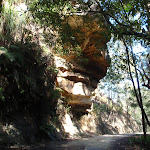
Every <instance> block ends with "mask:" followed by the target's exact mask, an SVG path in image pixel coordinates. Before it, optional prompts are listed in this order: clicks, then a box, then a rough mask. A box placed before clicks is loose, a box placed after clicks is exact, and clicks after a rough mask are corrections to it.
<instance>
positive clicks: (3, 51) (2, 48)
mask: <svg viewBox="0 0 150 150" xmlns="http://www.w3.org/2000/svg"><path fill="white" fill-rule="evenodd" d="M7 52H8V51H7V49H6V48H5V47H0V55H2V54H5V53H7Z"/></svg>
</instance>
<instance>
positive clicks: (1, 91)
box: [0, 87, 5, 102]
mask: <svg viewBox="0 0 150 150" xmlns="http://www.w3.org/2000/svg"><path fill="white" fill-rule="evenodd" d="M0 99H1V100H2V101H3V102H4V101H5V97H4V96H3V88H2V87H0Z"/></svg>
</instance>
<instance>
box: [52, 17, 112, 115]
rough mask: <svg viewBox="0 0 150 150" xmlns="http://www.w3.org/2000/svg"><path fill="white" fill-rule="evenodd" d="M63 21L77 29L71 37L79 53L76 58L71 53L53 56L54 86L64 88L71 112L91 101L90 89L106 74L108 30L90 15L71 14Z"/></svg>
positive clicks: (81, 109)
mask: <svg viewBox="0 0 150 150" xmlns="http://www.w3.org/2000/svg"><path fill="white" fill-rule="evenodd" d="M66 23H67V24H68V25H70V27H71V29H72V30H74V31H78V32H75V33H74V35H73V36H74V37H75V38H76V40H77V41H78V44H79V46H80V47H81V54H80V56H79V57H77V55H76V53H73V52H70V53H69V55H68V56H62V57H60V56H59V55H58V56H55V63H56V67H57V68H58V69H59V73H58V75H57V79H56V86H57V87H59V88H61V89H62V90H63V91H62V95H63V96H64V97H65V98H66V100H67V102H68V104H69V105H71V107H72V109H74V111H79V109H80V112H84V113H85V112H86V109H87V108H90V106H91V104H92V103H91V100H90V97H91V96H92V92H93V91H94V90H95V88H96V87H97V83H98V82H99V80H100V79H102V78H103V77H104V76H105V75H106V72H107V67H108V66H109V63H108V62H107V60H106V55H107V57H108V54H107V48H106V42H108V41H107V40H106V36H107V32H106V29H105V28H102V27H99V25H98V23H97V20H96V19H95V20H93V19H92V18H91V17H90V16H70V17H68V18H67V21H66ZM68 45H69V44H68ZM68 45H67V46H66V47H69V46H68Z"/></svg>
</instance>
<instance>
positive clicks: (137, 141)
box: [129, 135, 150, 150]
mask: <svg viewBox="0 0 150 150" xmlns="http://www.w3.org/2000/svg"><path fill="white" fill-rule="evenodd" d="M129 141H130V144H131V145H136V146H140V148H141V149H143V150H148V149H149V148H150V136H147V138H146V139H145V138H144V136H143V135H137V136H136V137H131V138H130V139H129Z"/></svg>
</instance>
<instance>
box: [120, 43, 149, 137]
mask: <svg viewBox="0 0 150 150" xmlns="http://www.w3.org/2000/svg"><path fill="white" fill-rule="evenodd" d="M123 42H124V41H123ZM124 45H125V47H126V53H127V57H128V67H129V73H130V77H131V81H132V84H133V88H134V92H135V95H136V99H137V102H138V105H139V107H140V109H141V114H142V127H143V134H144V137H145V138H146V128H145V118H146V117H147V115H146V113H145V110H144V108H143V102H142V96H141V91H140V86H139V80H138V74H137V69H136V65H135V60H134V57H133V53H132V59H133V63H134V67H135V72H136V78H137V84H138V91H139V95H138V92H137V90H136V88H135V83H134V80H133V76H132V73H131V67H130V57H129V51H128V48H127V45H126V43H125V42H124ZM139 99H140V100H139ZM145 116H146V117H145ZM146 120H148V118H147V119H146ZM148 122H149V120H148Z"/></svg>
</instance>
